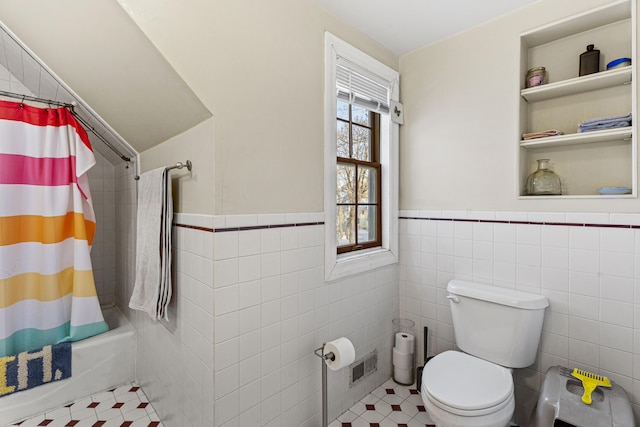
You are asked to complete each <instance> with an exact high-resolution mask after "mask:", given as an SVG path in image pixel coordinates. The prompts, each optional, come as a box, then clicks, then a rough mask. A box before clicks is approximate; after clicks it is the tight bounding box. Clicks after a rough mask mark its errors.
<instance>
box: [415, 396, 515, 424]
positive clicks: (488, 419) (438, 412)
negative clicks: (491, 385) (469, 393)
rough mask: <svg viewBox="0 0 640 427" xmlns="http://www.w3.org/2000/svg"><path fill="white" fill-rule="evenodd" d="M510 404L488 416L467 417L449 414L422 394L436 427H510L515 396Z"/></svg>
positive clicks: (511, 398)
mask: <svg viewBox="0 0 640 427" xmlns="http://www.w3.org/2000/svg"><path fill="white" fill-rule="evenodd" d="M509 399H510V401H509V403H508V404H507V405H506V406H505V407H503V408H502V409H500V410H498V411H496V412H492V413H490V414H486V415H479V416H476V417H467V416H461V415H457V414H452V413H450V412H447V411H445V410H443V409H441V408H440V407H438V406H436V405H435V404H434V403H433V402H431V398H430V397H429V396H425V393H424V391H423V392H422V402H423V403H424V406H425V409H426V410H427V412H428V413H429V416H430V417H431V420H432V421H433V422H434V424H435V425H436V427H509V426H510V425H511V421H512V418H513V414H514V412H515V400H514V397H513V395H512V396H511V397H510V398H509Z"/></svg>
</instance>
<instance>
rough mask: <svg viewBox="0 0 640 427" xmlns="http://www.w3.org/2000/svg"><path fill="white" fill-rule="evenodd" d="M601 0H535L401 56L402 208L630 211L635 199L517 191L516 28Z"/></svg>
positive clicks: (638, 204)
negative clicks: (544, 196)
mask: <svg viewBox="0 0 640 427" xmlns="http://www.w3.org/2000/svg"><path fill="white" fill-rule="evenodd" d="M606 3H610V1H608V0H566V1H561V2H560V1H557V0H541V1H539V2H536V3H534V4H532V5H531V6H529V7H526V8H523V9H520V10H518V11H516V12H514V13H511V14H509V15H507V16H505V17H502V18H499V19H496V20H494V21H491V22H490V23H488V24H485V25H483V26H480V27H478V28H475V29H473V30H470V31H468V32H465V33H462V34H459V35H456V36H454V37H451V38H449V39H446V40H444V41H441V42H439V43H437V44H434V45H431V46H428V47H426V48H423V49H421V50H419V51H416V52H413V53H410V54H408V55H405V56H404V57H402V58H401V60H400V71H401V99H402V102H403V103H404V107H405V123H406V124H405V125H404V126H402V127H401V133H400V141H401V143H400V175H401V176H400V188H401V193H400V208H401V209H421V210H428V209H447V210H451V209H453V210H518V211H582V212H590V211H595V212H615V211H619V212H637V211H638V209H640V201H638V200H635V199H634V200H610V199H609V200H593V199H592V200H541V199H538V200H517V198H516V188H517V185H516V182H515V180H516V173H517V172H516V166H517V155H518V152H517V150H518V142H517V141H518V139H519V136H518V135H519V128H518V102H519V84H520V83H519V81H520V78H521V76H520V71H519V58H520V54H519V48H520V45H519V35H520V33H522V32H524V31H527V30H530V29H533V28H536V27H539V26H541V25H544V24H546V23H550V22H553V21H556V20H558V19H561V18H563V17H566V16H570V15H573V14H576V13H579V12H581V11H584V10H588V9H591V8H593V7H596V6H598V5H601V4H606ZM575 60H576V63H577V57H576V58H575Z"/></svg>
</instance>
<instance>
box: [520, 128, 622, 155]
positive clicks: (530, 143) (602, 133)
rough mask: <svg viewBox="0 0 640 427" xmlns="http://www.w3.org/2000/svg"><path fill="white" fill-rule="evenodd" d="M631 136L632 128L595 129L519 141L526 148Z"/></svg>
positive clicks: (587, 142) (593, 141) (618, 139)
mask: <svg viewBox="0 0 640 427" xmlns="http://www.w3.org/2000/svg"><path fill="white" fill-rule="evenodd" d="M632 136H633V132H632V128H631V126H629V127H624V128H618V129H606V130H597V131H593V132H584V133H572V134H569V135H558V136H550V137H547V138H537V139H530V140H526V141H521V142H520V146H521V147H523V148H527V149H530V150H532V149H536V148H543V147H545V148H547V147H563V146H566V145H577V144H594V143H597V142H607V141H629V142H631V137H632Z"/></svg>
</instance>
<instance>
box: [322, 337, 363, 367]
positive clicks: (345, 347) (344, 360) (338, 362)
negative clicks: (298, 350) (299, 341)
mask: <svg viewBox="0 0 640 427" xmlns="http://www.w3.org/2000/svg"><path fill="white" fill-rule="evenodd" d="M329 353H333V356H334V358H333V360H330V359H325V360H324V363H326V364H327V366H328V367H329V369H331V370H332V371H337V370H338V369H341V368H344V367H345V366H349V365H350V364H351V363H353V361H354V360H356V349H355V348H354V347H353V344H352V343H351V341H349V340H348V339H347V338H345V337H341V338H338V339H337V340H334V341H329V342H328V343H326V344H325V345H324V348H323V350H322V354H323V355H326V354H329Z"/></svg>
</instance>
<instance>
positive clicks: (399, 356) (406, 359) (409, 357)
mask: <svg viewBox="0 0 640 427" xmlns="http://www.w3.org/2000/svg"><path fill="white" fill-rule="evenodd" d="M393 367H394V368H399V369H411V368H413V354H411V353H401V352H400V351H398V349H397V348H394V349H393Z"/></svg>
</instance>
